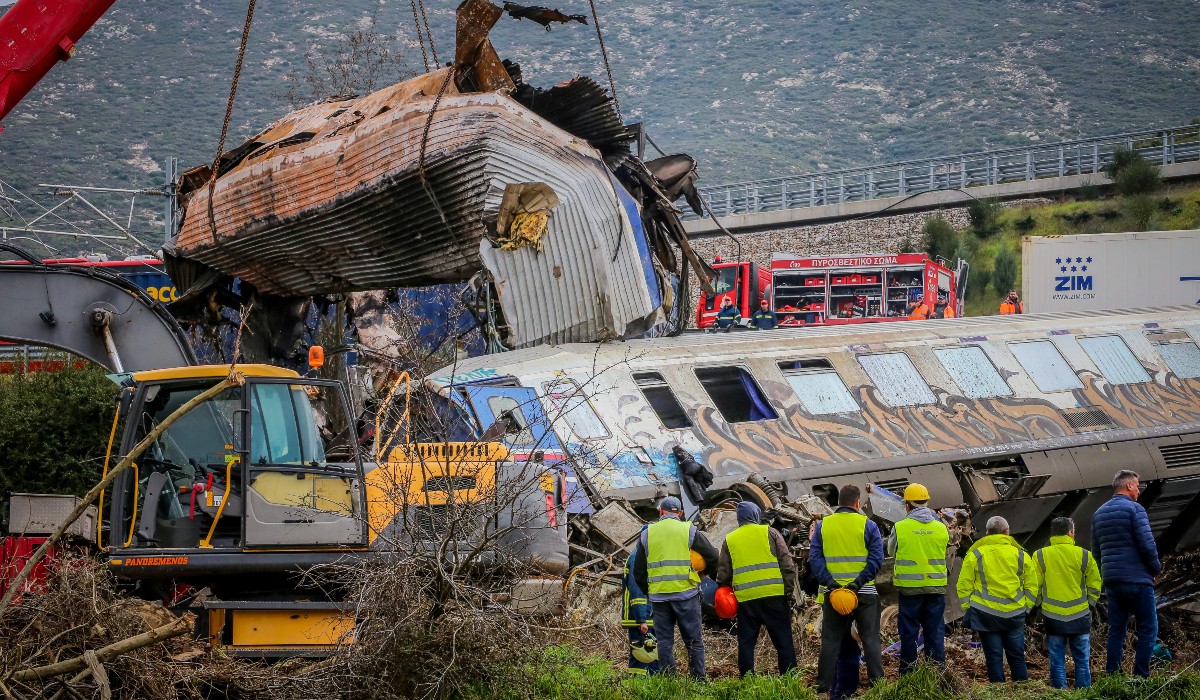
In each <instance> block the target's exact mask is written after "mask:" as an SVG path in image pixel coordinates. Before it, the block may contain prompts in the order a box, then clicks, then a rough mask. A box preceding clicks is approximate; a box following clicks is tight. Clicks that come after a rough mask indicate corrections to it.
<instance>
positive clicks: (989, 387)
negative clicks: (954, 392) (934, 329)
mask: <svg viewBox="0 0 1200 700" xmlns="http://www.w3.org/2000/svg"><path fill="white" fill-rule="evenodd" d="M933 354H935V355H937V358H938V360H939V361H940V362H941V363H942V366H943V367H945V368H946V371H947V372H948V373H949V374H950V377H951V378H952V379H953V380H954V383H955V384H957V385H958V388H959V389H961V390H962V392H963V396H966V397H967V398H970V399H986V398H989V397H992V396H1011V395H1012V389H1010V388H1009V386H1008V384H1006V383H1005V381H1004V378H1003V377H1001V376H1000V373H999V372H998V371H996V366H995V365H993V364H992V361H991V360H989V359H988V356H987V354H985V353H984V352H983V348H981V347H979V346H978V345H967V346H965V347H958V348H938V349H936V350H934V351H933Z"/></svg>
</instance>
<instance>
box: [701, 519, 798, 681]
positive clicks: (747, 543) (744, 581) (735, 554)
mask: <svg viewBox="0 0 1200 700" xmlns="http://www.w3.org/2000/svg"><path fill="white" fill-rule="evenodd" d="M737 520H738V528H737V529H736V530H734V531H733V532H731V533H729V534H728V535H727V536H726V537H725V544H724V545H722V547H721V556H720V557H719V558H718V560H717V585H718V586H732V587H733V595H734V597H735V598H737V602H738V606H737V640H738V671H740V672H741V674H742V675H743V676H745V675H746V674H747V673H751V672H753V671H754V647H755V646H756V645H757V644H758V632H759V630H760V628H762V627H766V628H767V636H769V637H770V638H771V644H772V645H774V646H775V651H776V653H777V654H778V655H779V673H780V674H781V675H782V674H784V673H787V672H788V671H790V670H791V669H793V668H795V667H796V647H795V642H794V640H793V638H792V606H791V601H792V586H793V585H794V581H795V576H796V565H795V562H794V561H793V560H792V555H791V552H790V551H788V546H787V542H785V541H784V539H783V535H781V534H779V531H778V530H774V529H772V528H771V527H770V526H768V525H763V524H762V511H761V510H760V509H759V507H758V506H757V505H756V504H754V503H751V502H749V501H742V502H741V503H739V504H738V505H737Z"/></svg>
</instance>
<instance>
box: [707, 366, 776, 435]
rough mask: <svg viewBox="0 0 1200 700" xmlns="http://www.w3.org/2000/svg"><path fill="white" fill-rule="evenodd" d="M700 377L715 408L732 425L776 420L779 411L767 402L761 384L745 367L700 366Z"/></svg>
mask: <svg viewBox="0 0 1200 700" xmlns="http://www.w3.org/2000/svg"><path fill="white" fill-rule="evenodd" d="M696 378H697V379H699V380H700V386H702V387H704V391H705V392H706V393H707V394H708V397H709V398H710V399H712V402H713V405H714V406H716V407H717V411H719V412H720V413H721V417H722V418H724V419H725V421H726V422H728V423H745V422H747V421H758V420H773V419H775V418H777V417H778V416H776V415H775V409H773V408H771V404H769V403H767V397H766V396H764V395H763V393H762V389H760V388H759V386H758V382H756V381H754V377H752V376H750V373H749V372H748V371H746V368H744V367H699V368H697V369H696Z"/></svg>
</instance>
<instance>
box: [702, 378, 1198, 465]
mask: <svg viewBox="0 0 1200 700" xmlns="http://www.w3.org/2000/svg"><path fill="white" fill-rule="evenodd" d="M1078 375H1079V377H1080V379H1081V381H1082V383H1083V386H1084V388H1083V389H1078V390H1076V391H1074V392H1073V393H1074V396H1075V398H1076V400H1077V402H1078V405H1079V406H1080V407H1092V408H1100V409H1102V410H1104V412H1105V414H1107V416H1108V417H1109V419H1110V420H1111V421H1112V422H1113V423H1114V424H1115V427H1117V428H1125V429H1138V428H1154V427H1158V426H1163V425H1165V424H1167V423H1180V422H1184V423H1192V422H1200V391H1198V390H1197V389H1195V388H1194V387H1193V386H1192V383H1188V382H1180V381H1179V380H1178V379H1177V378H1176V377H1175V376H1174V375H1173V374H1171V373H1166V374H1165V375H1162V381H1163V383H1157V382H1146V383H1140V384H1120V385H1114V384H1110V383H1108V382H1106V381H1104V380H1103V379H1102V378H1100V377H1098V376H1097V375H1095V374H1093V373H1091V372H1087V371H1081V372H1078ZM763 388H764V390H765V391H766V392H767V393H768V394H769V395H771V396H772V397H773V398H775V399H776V402H777V403H779V404H783V403H784V402H783V401H780V400H779V398H780V396H781V395H785V394H786V392H787V391H788V389H787V388H786V387H784V386H783V385H780V384H777V383H774V382H767V381H764V382H763ZM933 391H934V393H935V395H936V396H937V402H936V403H933V404H929V405H923V406H910V407H903V408H896V407H892V406H889V405H888V404H887V403H885V402H884V401H883V399H882V398H881V397H880V396H879V393H878V390H877V389H875V387H872V386H859V387H856V388H855V389H854V390H853V393H854V394H855V396H856V397H857V399H858V403H859V405H861V406H863V407H865V409H866V410H864V411H861V412H859V413H845V414H836V415H833V416H824V417H822V416H813V415H810V414H808V413H806V412H805V411H804V410H803V409H802V408H800V407H799V406H797V405H790V406H788V407H787V408H786V409H785V411H784V415H785V416H786V418H787V420H785V421H756V422H743V423H734V424H732V425H731V424H729V423H727V422H726V421H725V420H724V419H722V418H721V417H720V414H719V413H718V412H717V410H716V409H714V408H712V407H709V406H704V405H701V406H698V407H697V408H696V409H695V410H694V411H692V412H691V413H692V416H693V420H694V421H695V423H696V424H697V427H698V429H699V430H698V432H699V433H700V434H701V435H702V436H703V440H705V441H706V442H707V443H708V444H707V446H706V450H705V454H704V458H705V460H707V462H708V463H709V464H710V465H711V466H712V467H713V469H714V470H715V471H717V472H718V473H720V474H734V473H744V472H750V471H765V472H770V471H774V470H779V469H790V468H795V467H807V466H815V465H819V464H829V463H845V462H853V461H859V460H867V459H879V458H882V457H891V456H900V455H911V454H921V453H928V452H939V451H949V450H969V449H972V448H976V447H979V446H981V445H1016V444H1022V443H1030V442H1034V441H1038V440H1048V439H1054V438H1063V437H1068V436H1070V435H1073V434H1076V433H1077V432H1078V431H1077V430H1076V429H1075V428H1072V427H1071V425H1070V423H1069V422H1068V421H1067V419H1066V417H1065V416H1064V414H1063V411H1062V409H1060V408H1059V407H1058V406H1055V405H1053V404H1051V403H1050V402H1048V401H1045V400H1041V399H1021V398H1012V397H994V398H989V399H986V400H977V399H969V398H964V397H962V396H956V395H952V394H949V393H948V392H946V391H945V390H942V389H938V388H933Z"/></svg>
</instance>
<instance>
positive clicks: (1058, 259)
mask: <svg viewBox="0 0 1200 700" xmlns="http://www.w3.org/2000/svg"><path fill="white" fill-rule="evenodd" d="M1054 264H1055V265H1062V258H1055V259H1054Z"/></svg>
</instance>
